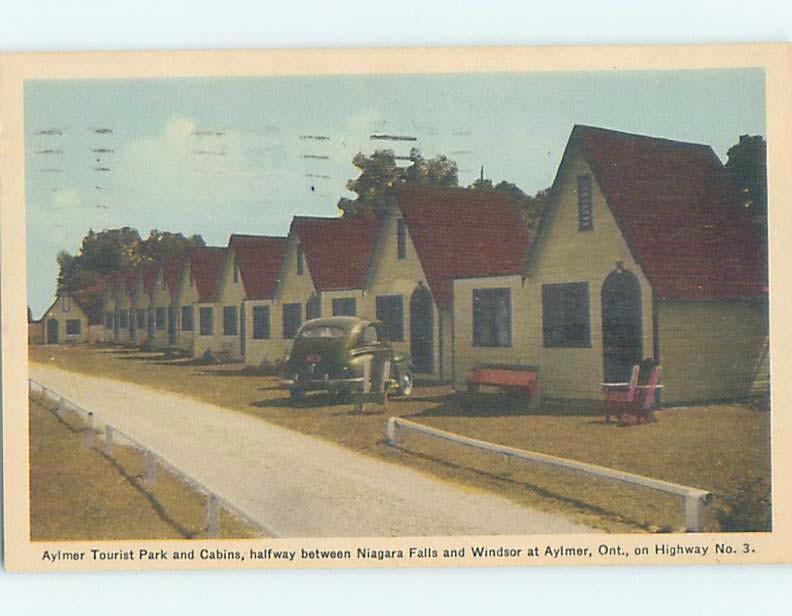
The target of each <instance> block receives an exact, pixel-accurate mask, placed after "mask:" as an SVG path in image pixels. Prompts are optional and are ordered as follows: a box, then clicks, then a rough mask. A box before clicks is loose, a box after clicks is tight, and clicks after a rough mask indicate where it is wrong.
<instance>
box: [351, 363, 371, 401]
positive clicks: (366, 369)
mask: <svg viewBox="0 0 792 616" xmlns="http://www.w3.org/2000/svg"><path fill="white" fill-rule="evenodd" d="M369 393H371V358H370V357H367V358H366V360H365V361H364V362H363V390H362V391H361V392H360V394H361V395H360V396H359V397H358V398H357V400H356V401H355V412H357V413H363V408H364V405H365V400H366V398H367V397H368V394H369Z"/></svg>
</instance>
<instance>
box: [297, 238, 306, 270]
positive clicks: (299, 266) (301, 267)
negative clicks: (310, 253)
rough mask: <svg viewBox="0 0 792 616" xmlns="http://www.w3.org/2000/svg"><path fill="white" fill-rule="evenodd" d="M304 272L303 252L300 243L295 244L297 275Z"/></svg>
mask: <svg viewBox="0 0 792 616" xmlns="http://www.w3.org/2000/svg"><path fill="white" fill-rule="evenodd" d="M303 272H305V253H304V252H303V247H302V244H297V275H298V276H302V275H303Z"/></svg>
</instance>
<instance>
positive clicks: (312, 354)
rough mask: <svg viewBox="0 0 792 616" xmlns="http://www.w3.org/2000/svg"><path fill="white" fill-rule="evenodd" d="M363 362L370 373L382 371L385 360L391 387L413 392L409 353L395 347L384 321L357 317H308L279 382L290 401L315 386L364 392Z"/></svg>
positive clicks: (333, 391)
mask: <svg viewBox="0 0 792 616" xmlns="http://www.w3.org/2000/svg"><path fill="white" fill-rule="evenodd" d="M367 362H370V364H369V365H370V368H369V371H368V373H369V375H376V374H382V368H383V366H384V364H385V362H389V365H390V379H389V382H388V387H389V388H390V390H391V391H394V390H395V392H396V393H400V394H401V395H404V396H409V395H410V393H412V388H413V373H412V366H411V364H410V356H409V355H407V354H404V353H397V352H396V351H394V349H393V348H392V347H391V345H390V341H388V340H387V338H386V336H385V328H384V326H383V324H382V323H380V322H379V321H371V320H368V319H363V318H360V317H329V318H324V319H312V320H310V321H306V322H305V323H304V324H303V326H302V327H301V328H300V330H299V331H298V332H297V336H296V337H295V339H294V345H293V346H292V348H291V350H290V351H289V353H288V355H287V356H286V360H285V362H284V366H283V373H282V376H281V384H282V385H283V386H284V387H286V388H288V390H289V393H290V395H291V397H292V398H294V399H301V398H302V397H303V396H304V395H305V392H306V391H313V390H323V391H327V392H330V393H331V394H334V395H345V394H350V393H353V392H355V391H362V390H363V375H364V371H365V368H364V365H365V364H366V363H367ZM370 378H371V376H370Z"/></svg>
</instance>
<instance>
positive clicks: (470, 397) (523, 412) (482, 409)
mask: <svg viewBox="0 0 792 616" xmlns="http://www.w3.org/2000/svg"><path fill="white" fill-rule="evenodd" d="M406 400H409V401H412V402H427V403H434V404H435V406H432V407H429V408H427V409H424V410H422V411H417V412H415V413H411V414H407V415H403V417H405V418H410V417H529V416H541V415H552V416H554V417H558V416H583V417H597V416H600V417H601V416H602V409H601V408H598V406H597V404H596V403H590V404H588V405H580V404H571V405H570V404H568V403H565V402H563V401H549V402H545V403H543V404H542V405H541V406H540V407H539V408H538V409H531V408H530V406H529V403H530V401H529V400H528V399H527V398H526V397H525V396H521V395H518V394H510V393H477V394H473V393H467V392H451V393H449V394H446V395H442V396H416V397H411V398H407V399H406ZM589 423H598V422H597V420H594V421H591V422H589ZM600 423H604V421H600Z"/></svg>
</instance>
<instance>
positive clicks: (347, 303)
mask: <svg viewBox="0 0 792 616" xmlns="http://www.w3.org/2000/svg"><path fill="white" fill-rule="evenodd" d="M356 314H357V302H356V301H355V298H354V297H337V298H336V299H334V300H333V316H334V317H336V316H346V317H354V316H355V315H356Z"/></svg>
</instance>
